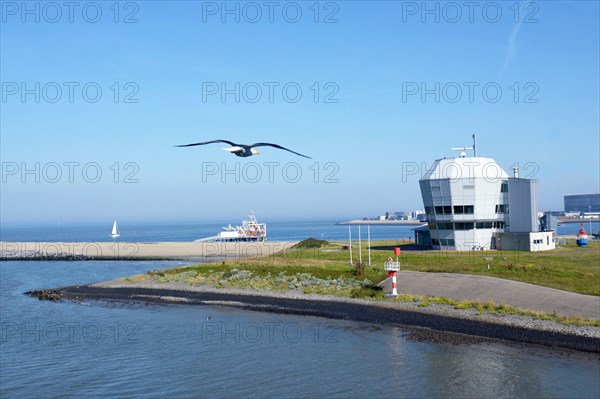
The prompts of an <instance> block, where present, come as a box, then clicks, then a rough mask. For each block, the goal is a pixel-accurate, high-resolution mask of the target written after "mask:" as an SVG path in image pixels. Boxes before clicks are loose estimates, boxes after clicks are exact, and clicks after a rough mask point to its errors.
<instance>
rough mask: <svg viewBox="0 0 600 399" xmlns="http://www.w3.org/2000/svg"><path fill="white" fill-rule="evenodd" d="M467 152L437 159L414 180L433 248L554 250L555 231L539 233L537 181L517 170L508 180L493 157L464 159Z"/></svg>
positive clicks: (460, 249)
mask: <svg viewBox="0 0 600 399" xmlns="http://www.w3.org/2000/svg"><path fill="white" fill-rule="evenodd" d="M468 149H473V150H474V147H473V148H462V149H459V150H462V153H461V155H460V156H459V157H456V158H444V159H438V160H436V161H435V162H434V164H433V165H432V167H431V168H430V169H429V170H428V171H427V173H426V174H425V175H424V176H423V178H422V179H421V180H420V181H419V184H420V187H421V195H422V197H423V204H424V206H425V213H426V218H427V224H428V228H429V234H430V239H431V245H432V246H433V248H434V249H444V250H457V251H472V250H488V249H502V250H523V251H543V250H548V249H554V248H555V237H554V236H555V232H553V231H549V232H538V226H539V223H538V218H537V206H536V199H537V198H536V181H535V180H531V179H521V178H519V177H518V170H514V176H513V177H509V176H508V174H507V173H506V172H505V171H504V170H503V169H502V168H501V167H500V165H498V163H496V161H495V160H494V159H492V158H485V157H477V156H473V157H467V156H466V153H465V151H464V150H468ZM415 233H416V232H415ZM423 233H424V232H423V231H421V232H420V233H419V234H421V235H422V234H423Z"/></svg>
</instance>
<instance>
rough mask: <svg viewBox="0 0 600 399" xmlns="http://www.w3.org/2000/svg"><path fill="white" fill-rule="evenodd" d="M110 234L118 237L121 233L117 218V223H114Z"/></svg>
mask: <svg viewBox="0 0 600 399" xmlns="http://www.w3.org/2000/svg"><path fill="white" fill-rule="evenodd" d="M110 236H111V237H112V238H117V237H119V236H120V234H119V229H118V228H117V221H116V220H115V223H114V224H113V228H112V232H111V233H110Z"/></svg>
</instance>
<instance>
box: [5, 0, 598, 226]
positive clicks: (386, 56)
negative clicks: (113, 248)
mask: <svg viewBox="0 0 600 399" xmlns="http://www.w3.org/2000/svg"><path fill="white" fill-rule="evenodd" d="M0 3H1V9H2V20H1V25H0V28H1V38H0V44H1V56H0V59H1V61H0V67H1V81H2V102H1V103H0V106H1V121H0V128H1V138H0V143H1V148H0V155H1V157H2V167H3V169H2V190H1V193H0V199H1V204H0V210H1V219H2V220H1V222H2V224H19V223H36V222H39V223H46V222H48V223H54V222H56V221H63V222H79V223H85V222H102V221H106V220H112V219H118V220H132V221H186V220H198V221H201V220H211V221H221V220H232V221H236V220H238V219H239V218H240V217H241V216H244V215H245V214H246V213H247V212H248V211H249V210H250V209H253V210H254V211H255V212H256V213H257V214H258V215H259V217H261V218H263V219H271V220H275V219H280V220H286V219H301V218H303V219H323V218H327V219H345V218H350V217H363V216H375V215H378V214H382V213H384V212H385V211H387V210H411V209H417V208H422V202H421V197H420V192H419V188H418V175H415V176H408V177H404V178H403V175H402V169H403V165H404V167H405V168H406V165H408V164H410V165H414V164H416V165H418V167H419V168H426V167H427V166H429V165H431V163H432V162H433V161H434V160H435V159H436V158H440V157H442V156H452V155H453V153H452V151H450V148H451V147H455V146H467V145H470V143H471V138H470V137H471V134H472V133H473V132H476V133H477V137H478V142H477V144H478V148H479V151H478V155H485V156H489V157H493V158H495V159H496V160H497V161H498V162H499V163H500V164H501V165H502V166H503V167H504V168H505V169H506V170H507V171H508V170H510V167H511V166H512V165H513V164H514V163H519V164H520V165H522V166H524V165H527V168H528V169H527V171H526V172H527V173H528V174H529V175H533V176H535V177H536V178H538V179H539V180H540V182H539V186H538V205H539V208H540V209H554V210H560V209H562V206H563V195H565V194H576V193H590V192H598V191H600V188H599V184H600V183H599V181H600V177H599V170H600V159H599V156H600V155H599V153H600V126H599V119H600V117H599V108H600V104H599V101H600V100H599V91H600V84H599V70H600V66H599V48H600V43H599V37H600V32H599V22H598V21H599V20H600V18H599V17H600V11H599V5H598V2H594V1H573V2H558V1H556V2H549V1H537V2H512V1H511V2H496V3H494V2H475V3H476V4H475V6H473V7H474V8H473V9H471V10H470V9H469V8H468V6H467V5H466V3H465V2H450V3H449V2H428V3H427V7H428V9H427V10H425V9H424V8H423V7H424V4H425V3H423V2H391V1H387V2H377V1H370V2H361V1H341V2H320V3H319V4H318V10H319V13H318V15H316V14H315V12H316V9H317V7H315V5H314V4H315V3H314V2H312V1H310V2H275V5H274V8H273V9H272V10H271V11H272V19H273V21H272V22H271V21H270V20H269V11H270V10H269V6H268V5H266V4H267V3H265V2H250V3H248V2H228V3H227V7H228V8H229V9H230V10H234V12H233V13H229V14H227V13H223V9H222V4H223V3H222V2H200V1H181V2H180V1H170V2H163V1H141V2H120V3H119V7H118V8H119V10H118V11H119V12H118V15H117V14H116V8H115V6H114V2H112V1H111V2H97V3H92V2H77V6H76V7H75V8H74V9H72V10H70V9H69V8H67V6H65V5H64V3H63V2H55V3H51V4H50V3H47V2H28V3H27V7H28V9H27V10H25V9H23V4H24V3H21V2H6V1H2V2H0ZM467 3H468V2H467ZM49 4H50V5H49ZM56 5H58V6H56ZM57 7H58V8H57ZM236 7H237V10H239V14H238V15H236V12H235V10H236ZM436 7H437V8H436ZM57 10H59V11H60V14H58V13H57ZM84 10H85V12H84ZM257 10H260V12H261V15H260V17H257V14H256V11H257ZM284 10H285V11H284ZM297 10H300V11H301V15H300V16H297V15H298V14H297V13H296V12H297ZM428 10H429V11H431V10H433V11H432V12H430V13H427V11H428ZM436 10H438V11H436ZM71 11H72V14H71V15H69V14H70V12H71ZM97 11H100V12H101V14H97ZM457 11H458V12H460V15H459V14H457ZM471 11H472V14H470V12H471ZM497 11H500V13H501V14H497ZM517 11H518V12H517ZM436 12H437V15H436ZM236 17H238V18H239V21H236ZM36 18H37V19H38V20H37V21H36ZM70 18H72V22H71V21H70ZM436 18H437V21H436ZM253 19H256V22H252V20H253ZM295 19H296V20H297V21H296V22H293V21H294V20H295ZM94 20H97V21H96V22H93V21H94ZM115 20H116V21H117V22H115ZM315 20H317V21H318V22H315ZM136 21H137V22H136ZM336 21H337V22H336ZM36 83H37V84H39V86H36ZM236 83H238V84H239V90H238V96H239V102H236V98H235V97H236V93H235V92H236ZM436 84H437V86H436ZM57 87H58V88H59V89H60V95H59V92H58V89H57ZM84 87H86V89H85V91H84V89H83V88H84ZM223 87H224V88H225V89H226V90H230V92H229V94H226V95H225V98H224V99H223V98H222V97H221V89H222V88H223ZM257 87H259V88H260V89H261V95H258V92H257V91H256V88H257ZM269 87H271V88H273V92H272V96H273V98H272V99H270V98H269ZM284 87H286V90H287V91H285V92H284V90H283V88H284ZM457 87H458V88H459V89H460V90H461V95H460V96H459V94H458V93H459V92H458V91H457ZM469 87H471V88H472V89H473V92H472V98H469ZM484 87H486V90H487V91H484V90H483V88H484ZM97 88H100V90H101V94H97V92H96V90H97ZM298 88H300V90H301V91H302V93H301V95H297V91H296V90H297V89H298ZM317 88H318V92H317ZM438 88H439V89H438ZM498 88H499V89H500V90H501V95H497V94H496V93H497V92H496V90H497V89H498ZM23 89H25V90H29V92H26V94H24V95H23ZM215 89H216V90H218V92H216V93H215V92H214V91H215ZM415 89H416V90H417V92H415ZM422 89H425V90H429V94H426V95H425V96H424V97H422V96H421V94H422ZM69 90H72V93H69ZM210 90H212V91H210ZM410 90H412V91H410ZM69 94H72V96H73V98H72V99H70V98H69ZM436 94H437V96H438V97H439V98H436ZM36 96H38V97H39V102H37V101H36V100H38V99H36ZM71 100H72V101H71ZM296 100H297V101H296ZM212 139H229V140H232V141H238V142H241V143H253V142H259V141H263V142H264V141H266V142H276V143H279V144H281V145H284V146H287V147H290V148H292V149H294V150H295V151H298V152H300V153H303V154H307V155H310V156H311V157H312V158H313V159H310V160H309V159H304V158H300V157H296V156H295V155H293V154H290V153H287V152H284V151H278V150H275V149H270V148H263V149H262V151H261V152H262V154H261V155H258V156H255V157H252V158H249V159H243V158H237V157H234V156H232V155H230V154H227V153H226V152H224V151H222V150H221V149H220V148H222V147H224V146H221V145H219V144H214V145H211V146H206V147H193V148H174V147H173V145H174V144H184V143H191V142H198V141H205V140H212ZM36 165H39V166H36ZM36 168H37V169H36ZM236 168H237V169H236ZM24 169H29V170H32V172H30V173H23V170H24ZM225 169H226V170H229V171H230V172H229V173H226V174H224V175H222V171H223V170H225ZM84 170H85V172H84ZM284 170H285V171H286V172H287V173H286V174H284V173H283V171H284ZM98 171H100V172H101V173H102V175H101V176H97V172H98ZM117 171H118V172H119V173H118V174H117ZM317 171H318V173H317ZM58 172H60V174H57V173H58ZM69 172H72V176H69ZM257 172H260V173H261V175H260V176H259V175H257ZM298 172H300V173H301V175H300V176H297V173H298ZM269 173H271V174H272V176H271V177H269ZM36 180H38V181H36ZM236 180H239V182H238V181H236ZM115 181H116V182H115Z"/></svg>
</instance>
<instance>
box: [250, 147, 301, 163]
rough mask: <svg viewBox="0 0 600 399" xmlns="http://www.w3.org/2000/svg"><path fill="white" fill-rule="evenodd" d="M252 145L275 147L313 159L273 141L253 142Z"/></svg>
mask: <svg viewBox="0 0 600 399" xmlns="http://www.w3.org/2000/svg"><path fill="white" fill-rule="evenodd" d="M250 147H275V148H279V149H280V150H285V151H289V152H291V153H292V154H296V155H300V156H301V157H304V158H308V159H312V158H311V157H307V156H306V155H302V154H300V153H297V152H296V151H292V150H290V149H289V148H285V147H282V146H280V145H279V144H273V143H255V144H252V145H251V146H250Z"/></svg>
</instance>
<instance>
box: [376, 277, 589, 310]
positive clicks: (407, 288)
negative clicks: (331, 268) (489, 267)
mask: <svg viewBox="0 0 600 399" xmlns="http://www.w3.org/2000/svg"><path fill="white" fill-rule="evenodd" d="M397 280H398V293H400V294H413V295H424V296H426V295H431V296H443V297H446V298H452V299H455V300H460V301H465V300H473V301H481V302H484V303H485V302H487V301H490V300H492V301H494V303H496V304H497V305H499V304H502V303H503V304H507V305H509V306H511V307H514V308H521V309H529V310H537V311H541V312H546V313H553V312H556V314H558V315H562V316H579V317H585V318H589V319H600V297H597V296H592V295H583V294H576V293H574V292H567V291H561V290H557V289H554V288H547V287H541V286H538V285H533V284H527V283H521V282H518V281H511V280H504V279H500V278H496V277H486V276H475V275H469V274H452V273H425V272H414V271H400V272H398V276H397ZM381 285H382V286H383V287H384V290H385V292H391V291H392V288H391V286H392V282H391V278H388V279H386V280H384V281H383V282H382V283H381Z"/></svg>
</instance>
